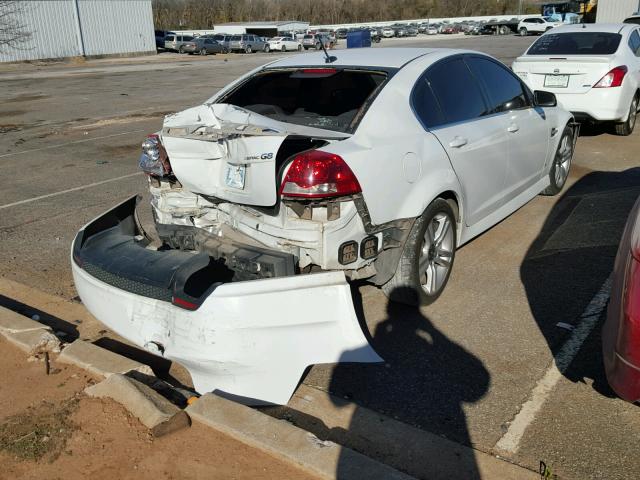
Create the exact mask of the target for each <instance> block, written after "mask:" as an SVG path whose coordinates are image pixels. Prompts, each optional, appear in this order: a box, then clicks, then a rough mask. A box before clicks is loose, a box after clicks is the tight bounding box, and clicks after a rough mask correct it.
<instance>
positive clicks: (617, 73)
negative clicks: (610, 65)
mask: <svg viewBox="0 0 640 480" xmlns="http://www.w3.org/2000/svg"><path fill="white" fill-rule="evenodd" d="M627 71H628V69H627V67H626V66H624V65H621V66H619V67H616V68H614V69H613V70H611V71H610V72H609V73H607V74H606V75H605V76H604V77H602V78H601V79H600V81H598V83H596V84H595V85H594V86H593V88H610V87H619V86H621V85H622V80H624V76H625V75H626V74H627Z"/></svg>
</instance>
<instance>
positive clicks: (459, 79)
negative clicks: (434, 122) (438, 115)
mask: <svg viewBox="0 0 640 480" xmlns="http://www.w3.org/2000/svg"><path fill="white" fill-rule="evenodd" d="M427 81H428V82H429V84H430V85H431V88H432V89H433V93H434V94H435V96H436V98H437V99H438V103H439V104H440V108H442V113H443V114H444V118H445V121H446V122H447V123H454V122H462V121H464V120H471V119H473V118H477V117H480V116H481V115H484V114H485V113H486V105H485V103H484V99H483V97H482V92H481V90H480V86H479V85H478V82H477V81H476V79H475V78H474V77H473V76H472V75H471V72H470V71H469V69H468V68H467V66H466V65H465V64H464V62H463V61H462V59H461V58H457V59H455V60H449V61H445V62H441V63H438V64H436V65H435V66H433V67H431V68H430V69H429V70H428V71H427Z"/></svg>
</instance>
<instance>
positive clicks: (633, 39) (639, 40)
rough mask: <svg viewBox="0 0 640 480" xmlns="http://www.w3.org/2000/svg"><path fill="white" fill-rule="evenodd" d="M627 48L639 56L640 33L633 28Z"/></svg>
mask: <svg viewBox="0 0 640 480" xmlns="http://www.w3.org/2000/svg"><path fill="white" fill-rule="evenodd" d="M629 48H630V49H631V51H632V52H633V53H634V55H636V56H640V35H638V31H637V30H634V31H633V32H632V33H631V36H629Z"/></svg>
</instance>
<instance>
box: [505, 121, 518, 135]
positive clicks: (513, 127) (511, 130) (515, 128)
mask: <svg viewBox="0 0 640 480" xmlns="http://www.w3.org/2000/svg"><path fill="white" fill-rule="evenodd" d="M518 130H520V127H519V126H518V125H516V124H515V123H512V124H511V125H509V128H507V132H509V133H516V132H517V131H518Z"/></svg>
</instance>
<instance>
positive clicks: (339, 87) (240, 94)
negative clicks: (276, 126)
mask: <svg viewBox="0 0 640 480" xmlns="http://www.w3.org/2000/svg"><path fill="white" fill-rule="evenodd" d="M388 76H389V72H388V71H366V70H355V69H346V68H345V69H340V68H324V67H317V68H306V69H305V68H303V69H277V70H276V69H274V70H264V71H262V72H259V73H257V74H256V75H254V76H252V77H251V78H249V79H248V80H247V81H245V82H244V83H243V84H242V85H240V86H239V87H237V88H236V89H235V90H233V91H232V92H230V93H229V94H227V95H225V96H223V97H221V98H220V99H218V100H217V102H218V103H229V104H232V105H236V106H238V107H242V108H245V109H247V110H250V111H252V112H255V113H258V114H260V115H264V116H266V117H269V118H273V119H274V120H279V121H281V122H287V123H294V124H296V125H305V126H309V127H316V128H322V129H325V130H334V131H338V132H352V131H353V130H355V127H356V125H357V122H358V120H359V119H360V118H362V116H363V115H364V113H365V110H366V108H367V107H368V105H369V103H370V101H368V100H370V99H372V98H373V97H374V96H375V95H376V94H377V93H378V92H379V90H380V89H381V88H382V86H383V85H384V83H385V82H386V80H387V78H388Z"/></svg>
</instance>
